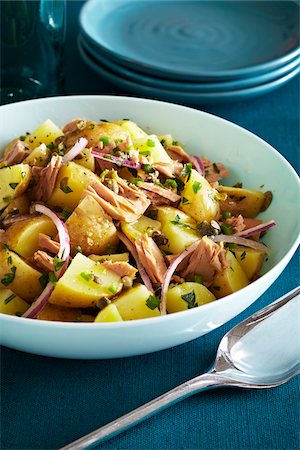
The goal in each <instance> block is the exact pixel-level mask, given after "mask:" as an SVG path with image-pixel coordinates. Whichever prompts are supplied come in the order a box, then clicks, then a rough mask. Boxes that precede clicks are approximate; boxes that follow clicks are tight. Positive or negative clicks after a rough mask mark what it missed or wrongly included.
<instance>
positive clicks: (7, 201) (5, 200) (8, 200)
mask: <svg viewBox="0 0 300 450" xmlns="http://www.w3.org/2000/svg"><path fill="white" fill-rule="evenodd" d="M2 200H3V201H4V202H5V203H9V202H11V200H12V198H11V196H10V195H7V196H6V197H2Z"/></svg>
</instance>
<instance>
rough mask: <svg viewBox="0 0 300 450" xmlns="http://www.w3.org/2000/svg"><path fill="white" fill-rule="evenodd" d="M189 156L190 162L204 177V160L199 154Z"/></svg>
mask: <svg viewBox="0 0 300 450" xmlns="http://www.w3.org/2000/svg"><path fill="white" fill-rule="evenodd" d="M189 158H190V162H191V163H192V164H193V166H194V167H195V169H196V170H197V172H199V173H200V175H202V176H203V177H204V174H205V169H204V165H203V162H202V161H201V159H200V158H199V156H194V155H192V156H189Z"/></svg>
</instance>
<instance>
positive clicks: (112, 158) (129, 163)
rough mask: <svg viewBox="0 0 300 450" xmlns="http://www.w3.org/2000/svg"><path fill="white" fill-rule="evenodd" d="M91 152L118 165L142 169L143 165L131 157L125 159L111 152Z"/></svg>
mask: <svg viewBox="0 0 300 450" xmlns="http://www.w3.org/2000/svg"><path fill="white" fill-rule="evenodd" d="M91 154H92V155H93V156H95V158H99V159H102V160H103V161H107V162H111V163H112V164H117V165H118V166H125V167H130V168H131V169H140V168H141V165H140V164H139V163H135V162H133V161H130V159H123V158H120V157H119V156H115V155H111V154H109V153H98V152H95V151H92V152H91Z"/></svg>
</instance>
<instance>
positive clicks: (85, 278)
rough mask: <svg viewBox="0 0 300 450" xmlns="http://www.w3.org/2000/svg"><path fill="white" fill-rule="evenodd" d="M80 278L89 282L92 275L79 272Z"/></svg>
mask: <svg viewBox="0 0 300 450" xmlns="http://www.w3.org/2000/svg"><path fill="white" fill-rule="evenodd" d="M80 276H81V278H83V279H84V280H85V281H91V279H92V275H90V274H89V273H86V272H81V273H80Z"/></svg>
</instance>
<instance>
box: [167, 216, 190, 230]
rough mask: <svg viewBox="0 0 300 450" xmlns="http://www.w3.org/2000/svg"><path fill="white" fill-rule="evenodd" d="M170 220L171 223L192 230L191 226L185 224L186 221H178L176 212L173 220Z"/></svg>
mask: <svg viewBox="0 0 300 450" xmlns="http://www.w3.org/2000/svg"><path fill="white" fill-rule="evenodd" d="M170 222H171V223H172V224H173V225H177V226H178V227H182V228H188V229H189V230H193V228H192V227H191V226H190V225H187V224H186V223H183V222H180V217H179V215H178V214H176V217H175V220H170Z"/></svg>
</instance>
